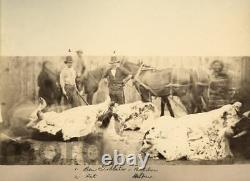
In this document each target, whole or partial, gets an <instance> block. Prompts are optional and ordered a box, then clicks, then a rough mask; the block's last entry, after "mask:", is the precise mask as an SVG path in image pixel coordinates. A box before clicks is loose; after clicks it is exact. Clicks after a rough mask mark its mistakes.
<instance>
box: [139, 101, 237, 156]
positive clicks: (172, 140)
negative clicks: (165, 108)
mask: <svg viewBox="0 0 250 181" xmlns="http://www.w3.org/2000/svg"><path fill="white" fill-rule="evenodd" d="M240 107H241V103H235V104H233V105H225V106H223V107H221V108H220V109H216V110H213V111H210V112H206V113H198V114H190V115H186V116H183V117H180V118H172V117H169V116H165V117H161V118H159V119H156V120H154V122H151V126H150V129H148V131H147V132H146V134H145V136H144V139H143V145H142V148H141V151H143V152H148V153H150V154H151V156H152V157H157V156H158V155H159V154H160V155H162V156H163V157H164V158H165V159H166V160H167V161H172V160H178V159H181V158H186V159H187V160H222V159H224V158H226V157H228V156H232V153H231V150H230V147H229V137H231V136H233V134H234V133H233V130H232V128H233V127H234V126H235V125H236V124H237V122H239V121H240V119H241V118H240V116H239V115H238V112H239V108H240Z"/></svg>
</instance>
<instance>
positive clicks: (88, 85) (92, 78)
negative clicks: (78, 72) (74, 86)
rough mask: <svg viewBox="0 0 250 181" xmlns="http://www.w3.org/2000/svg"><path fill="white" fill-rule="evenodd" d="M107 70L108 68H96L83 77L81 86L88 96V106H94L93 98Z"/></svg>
mask: <svg viewBox="0 0 250 181" xmlns="http://www.w3.org/2000/svg"><path fill="white" fill-rule="evenodd" d="M107 70H108V66H103V67H99V68H96V69H94V70H89V71H87V72H86V73H85V74H83V75H82V76H81V78H80V84H81V86H83V87H84V91H85V93H86V94H87V102H88V104H92V102H93V96H94V94H95V92H96V91H97V90H98V87H99V83H100V81H101V79H102V78H103V77H104V75H105V73H106V71H107Z"/></svg>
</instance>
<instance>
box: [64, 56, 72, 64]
mask: <svg viewBox="0 0 250 181" xmlns="http://www.w3.org/2000/svg"><path fill="white" fill-rule="evenodd" d="M72 62H73V58H72V56H66V60H65V61H64V63H72Z"/></svg>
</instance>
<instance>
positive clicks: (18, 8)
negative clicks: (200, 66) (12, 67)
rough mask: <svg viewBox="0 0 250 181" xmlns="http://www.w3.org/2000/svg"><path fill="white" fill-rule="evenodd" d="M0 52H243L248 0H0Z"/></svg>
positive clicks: (247, 43)
mask: <svg viewBox="0 0 250 181" xmlns="http://www.w3.org/2000/svg"><path fill="white" fill-rule="evenodd" d="M0 2H1V16H0V18H1V19H0V20H1V52H0V53H1V55H3V56H16V55H18V56H57V55H65V54H66V53H67V50H68V49H69V48H70V49H72V50H77V49H81V50H83V52H84V54H85V55H105V56H106V55H111V54H112V52H113V50H116V51H117V53H118V54H120V55H130V56H133V55H135V56H199V55H213V56H219V55H222V56H236V55H250V0H188V1H187V0H186V1H185V0H42V1H41V0H0Z"/></svg>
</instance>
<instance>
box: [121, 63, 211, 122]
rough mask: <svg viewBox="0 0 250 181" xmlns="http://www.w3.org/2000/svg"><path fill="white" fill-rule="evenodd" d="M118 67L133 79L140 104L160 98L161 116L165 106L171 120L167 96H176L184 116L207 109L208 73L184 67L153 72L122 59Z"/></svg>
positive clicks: (171, 113) (154, 70) (170, 109)
mask: <svg viewBox="0 0 250 181" xmlns="http://www.w3.org/2000/svg"><path fill="white" fill-rule="evenodd" d="M121 66H123V67H124V68H125V69H127V70H128V71H129V72H131V74H132V75H133V77H134V85H135V88H136V89H137V91H138V92H139V93H140V95H141V100H142V101H143V102H151V101H152V96H155V97H160V98H161V116H164V109H165V105H167V108H168V111H169V112H170V115H171V116H172V117H174V112H173V110H172V107H171V104H170V101H169V97H171V96H178V97H179V98H180V100H181V102H182V103H183V105H184V106H185V109H186V111H187V113H189V114H190V113H197V112H202V111H206V110H207V108H206V107H207V106H206V105H207V102H208V96H207V95H208V94H207V90H208V85H209V79H208V74H206V73H205V72H204V71H202V70H197V71H194V70H193V69H188V68H164V69H161V70H159V69H155V68H152V67H149V66H145V65H143V64H142V63H139V64H135V63H132V62H129V61H126V60H123V61H122V62H121Z"/></svg>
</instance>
